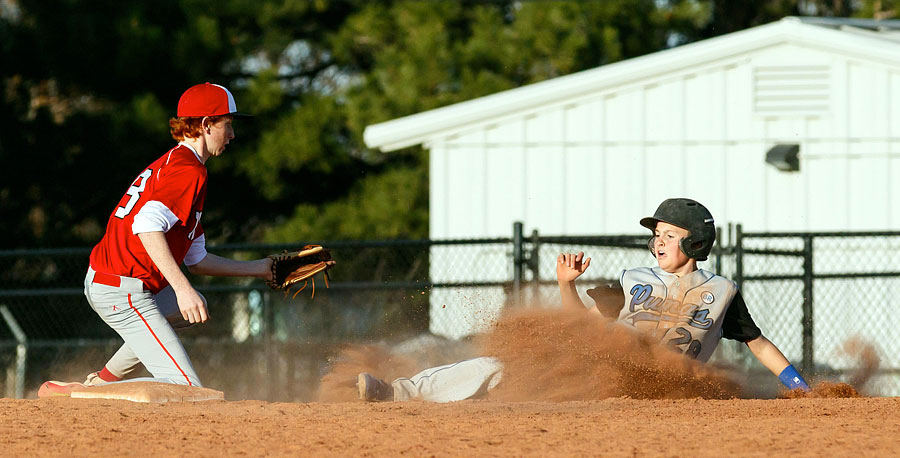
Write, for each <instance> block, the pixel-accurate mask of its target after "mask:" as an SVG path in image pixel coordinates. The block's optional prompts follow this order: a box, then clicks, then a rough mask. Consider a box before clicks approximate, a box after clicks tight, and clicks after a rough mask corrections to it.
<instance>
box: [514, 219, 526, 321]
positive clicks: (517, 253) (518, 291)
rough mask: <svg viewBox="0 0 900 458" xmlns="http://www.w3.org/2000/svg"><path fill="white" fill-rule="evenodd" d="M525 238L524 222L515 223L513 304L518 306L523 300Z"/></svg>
mask: <svg viewBox="0 0 900 458" xmlns="http://www.w3.org/2000/svg"><path fill="white" fill-rule="evenodd" d="M524 244H525V237H524V235H523V234H522V222H521V221H516V222H514V223H513V291H512V293H513V302H514V303H515V304H516V305H518V304H519V302H520V301H521V299H522V278H523V273H524V272H523V271H524V267H525V265H524V264H525V247H524Z"/></svg>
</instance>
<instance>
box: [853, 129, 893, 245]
mask: <svg viewBox="0 0 900 458" xmlns="http://www.w3.org/2000/svg"><path fill="white" fill-rule="evenodd" d="M886 152H887V145H886V144H884V143H871V142H866V143H851V144H850V153H851V154H859V156H857V157H854V158H853V159H852V160H850V161H849V168H848V169H847V173H848V189H849V195H848V196H847V198H848V201H847V206H848V213H849V225H848V226H847V229H850V230H887V229H890V227H889V221H890V215H889V214H888V212H889V208H888V207H887V205H886V202H885V200H886V199H885V196H888V195H889V193H890V179H891V176H890V175H889V170H890V168H889V165H890V162H889V161H888V158H887V155H886V154H885V153H886Z"/></svg>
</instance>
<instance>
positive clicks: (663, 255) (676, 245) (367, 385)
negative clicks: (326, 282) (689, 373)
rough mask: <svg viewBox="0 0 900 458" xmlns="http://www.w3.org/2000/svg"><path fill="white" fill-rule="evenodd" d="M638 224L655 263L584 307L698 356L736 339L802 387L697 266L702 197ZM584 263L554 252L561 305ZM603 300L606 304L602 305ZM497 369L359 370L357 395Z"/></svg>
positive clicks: (448, 383)
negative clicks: (390, 377)
mask: <svg viewBox="0 0 900 458" xmlns="http://www.w3.org/2000/svg"><path fill="white" fill-rule="evenodd" d="M641 225H642V226H644V227H646V228H648V229H650V230H651V231H653V235H652V236H651V237H650V240H649V243H648V247H649V248H650V251H651V252H652V253H653V256H654V257H655V258H656V261H657V264H658V265H657V266H656V267H652V268H650V267H639V268H635V269H629V270H623V271H622V273H621V275H620V277H619V283H618V285H614V286H612V287H609V286H608V285H607V286H601V287H600V288H596V289H593V290H589V291H588V295H590V296H591V297H593V298H595V300H596V301H597V305H596V307H592V308H590V309H588V310H589V313H600V314H602V315H607V316H609V317H616V318H617V320H616V322H617V323H619V324H621V325H624V326H628V327H630V328H634V329H637V330H639V331H642V332H644V333H645V334H647V335H650V336H653V337H655V338H657V339H658V340H659V341H660V343H661V344H663V345H666V346H667V347H669V348H671V349H672V350H675V351H677V352H679V353H683V354H685V355H687V356H689V357H692V358H695V359H697V360H699V361H702V362H706V361H707V360H708V359H709V357H710V356H712V353H713V351H714V350H715V348H716V346H717V345H718V343H719V340H720V339H721V338H722V337H725V338H727V339H733V340H738V341H741V342H744V343H745V344H746V345H747V347H748V348H749V349H750V351H751V352H752V353H753V355H754V356H756V358H757V359H758V360H759V361H760V362H761V363H762V364H763V366H765V367H766V368H768V369H769V370H770V371H772V373H774V374H775V375H777V376H778V378H779V379H780V380H781V382H782V383H783V384H784V385H785V386H787V387H788V388H790V389H795V388H800V389H804V390H809V386H807V384H806V381H804V380H803V377H801V376H800V374H799V373H798V372H797V370H796V369H795V368H794V366H793V365H791V363H790V362H789V361H788V360H787V358H785V357H784V355H783V354H782V353H781V351H780V350H779V349H778V347H776V346H775V345H774V344H773V343H772V342H770V341H769V340H768V339H766V338H765V337H764V336H763V335H762V333H761V332H760V330H759V328H758V327H757V326H756V324H755V323H754V322H753V318H752V317H751V316H750V312H749V311H748V310H747V306H746V304H744V299H743V298H742V297H741V294H740V291H738V290H737V287H736V285H735V283H734V282H732V281H731V280H728V279H727V278H724V277H721V276H718V275H715V274H713V273H712V272H708V271H705V270H703V269H699V268H698V267H697V261H703V260H706V259H707V257H708V255H709V253H710V251H711V250H712V246H713V243H714V242H715V238H716V229H715V222H714V221H713V217H712V215H711V214H710V213H709V211H708V210H707V209H706V208H705V207H704V206H703V205H701V204H700V203H699V202H696V201H694V200H691V199H667V200H666V201H664V202H663V203H662V204H660V206H659V208H658V209H657V210H656V213H655V214H654V215H653V216H652V217H647V218H643V219H641ZM590 264H591V258H585V257H584V253H578V254H574V253H565V254H561V255H559V257H558V258H557V264H556V276H557V282H558V283H559V288H560V295H561V298H562V305H563V308H564V309H569V310H581V311H584V310H586V308H585V305H584V303H583V302H582V301H581V298H580V297H579V296H578V292H577V291H576V289H575V279H576V278H578V277H580V276H581V274H583V273H584V272H585V271H586V270H587V269H588V267H589V266H590ZM623 296H624V302H623V301H622V299H623ZM608 298H614V299H615V300H614V301H612V302H610V301H609V300H607V299H608ZM609 303H612V304H613V305H614V309H610V308H609V307H608V306H606V305H605V304H609ZM502 370H503V365H502V363H501V362H500V361H499V360H497V359H496V358H491V357H481V358H474V359H469V360H466V361H460V362H458V363H454V364H448V365H446V366H440V367H435V368H431V369H426V370H424V371H422V372H420V373H418V374H416V375H414V376H413V377H410V378H399V379H397V380H394V381H393V382H392V383H390V384H389V383H386V382H385V381H383V380H380V379H377V378H375V377H373V376H372V375H370V374H367V373H362V374H359V376H358V379H357V387H358V389H359V397H360V399H363V400H366V401H387V400H395V401H403V400H407V399H422V400H426V401H434V402H449V401H459V400H463V399H468V398H471V397H477V396H482V395H484V394H486V393H487V392H488V391H489V390H490V389H492V388H494V387H495V386H496V385H497V384H498V383H500V381H501V379H502Z"/></svg>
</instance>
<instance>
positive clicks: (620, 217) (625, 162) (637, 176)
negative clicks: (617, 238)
mask: <svg viewBox="0 0 900 458" xmlns="http://www.w3.org/2000/svg"><path fill="white" fill-rule="evenodd" d="M606 169H607V171H608V172H607V173H606V177H607V181H606V185H605V187H604V193H605V194H606V206H605V208H603V209H602V211H604V212H605V213H606V224H605V227H606V231H607V233H610V234H633V233H634V231H635V225H634V222H635V221H637V220H638V219H640V218H642V217H644V216H646V215H644V213H645V212H646V211H647V209H646V207H647V205H646V204H645V202H646V200H645V198H644V189H645V183H644V180H645V178H646V177H647V175H648V171H647V168H646V167H645V166H644V161H643V158H642V157H641V152H640V150H639V149H637V148H634V147H629V146H617V147H610V148H608V149H607V150H606ZM653 209H656V207H655V206H654V207H653Z"/></svg>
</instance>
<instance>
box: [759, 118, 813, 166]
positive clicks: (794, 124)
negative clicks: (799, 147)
mask: <svg viewBox="0 0 900 458" xmlns="http://www.w3.org/2000/svg"><path fill="white" fill-rule="evenodd" d="M764 123H765V129H766V135H765V138H766V139H768V140H770V141H771V143H772V144H773V145H774V144H775V143H800V141H801V140H802V139H803V138H805V137H806V128H807V122H806V119H804V118H798V117H784V118H767V119H766V120H765V121H764ZM766 151H768V148H767V149H766V150H764V151H762V152H761V155H762V158H763V160H765V157H766V156H765V153H766Z"/></svg>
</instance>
